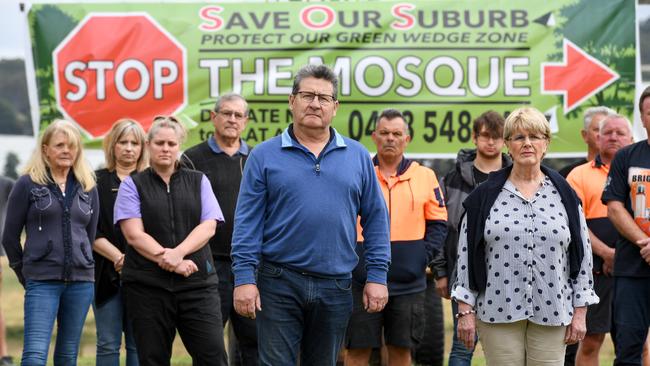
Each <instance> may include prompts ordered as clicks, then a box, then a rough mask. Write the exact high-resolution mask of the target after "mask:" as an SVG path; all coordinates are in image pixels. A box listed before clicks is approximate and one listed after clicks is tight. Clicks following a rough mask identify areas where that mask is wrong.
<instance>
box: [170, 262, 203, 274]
mask: <svg viewBox="0 0 650 366" xmlns="http://www.w3.org/2000/svg"><path fill="white" fill-rule="evenodd" d="M198 271H199V267H197V266H196V263H194V262H193V261H191V260H189V259H183V260H182V261H181V263H180V264H179V265H177V266H176V267H174V273H178V274H179V275H181V276H184V277H189V276H190V275H192V274H193V273H194V272H198Z"/></svg>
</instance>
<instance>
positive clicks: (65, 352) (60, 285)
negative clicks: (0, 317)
mask: <svg viewBox="0 0 650 366" xmlns="http://www.w3.org/2000/svg"><path fill="white" fill-rule="evenodd" d="M94 293H95V288H94V285H93V283H92V282H63V281H32V280H27V283H26V285H25V310H24V311H25V336H24V340H23V342H24V347H23V357H22V361H21V365H23V366H44V365H45V364H46V363H47V354H48V351H49V348H50V340H51V338H52V329H53V327H54V320H55V319H56V322H57V336H56V346H55V348H54V365H55V366H73V365H76V364H77V354H78V353H79V341H80V339H81V331H82V330H83V326H84V322H85V320H86V315H88V309H89V308H90V303H91V302H92V300H93V296H94Z"/></svg>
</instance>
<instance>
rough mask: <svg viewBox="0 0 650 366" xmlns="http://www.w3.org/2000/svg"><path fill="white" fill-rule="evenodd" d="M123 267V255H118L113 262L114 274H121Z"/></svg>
mask: <svg viewBox="0 0 650 366" xmlns="http://www.w3.org/2000/svg"><path fill="white" fill-rule="evenodd" d="M123 266H124V254H122V255H120V256H119V257H118V258H117V259H115V260H114V261H113V268H115V272H117V273H122V267H123Z"/></svg>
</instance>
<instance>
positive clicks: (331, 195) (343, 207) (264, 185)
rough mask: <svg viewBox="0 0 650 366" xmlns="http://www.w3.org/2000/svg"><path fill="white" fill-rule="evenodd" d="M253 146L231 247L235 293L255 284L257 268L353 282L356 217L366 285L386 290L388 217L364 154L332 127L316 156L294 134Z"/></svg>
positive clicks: (368, 158)
mask: <svg viewBox="0 0 650 366" xmlns="http://www.w3.org/2000/svg"><path fill="white" fill-rule="evenodd" d="M292 128H293V126H289V128H288V129H286V130H285V131H284V133H282V135H280V136H276V137H274V138H272V139H270V140H268V141H266V142H263V143H261V144H260V145H258V146H257V147H256V148H255V149H254V150H253V151H252V152H251V154H250V156H249V158H248V160H247V162H246V167H245V169H244V177H243V179H242V183H241V189H240V192H239V198H238V201H237V210H236V211H235V230H234V233H233V240H232V253H231V254H232V260H233V272H234V274H235V286H239V285H244V284H251V283H253V284H254V283H255V270H256V268H257V266H258V264H259V263H260V261H270V262H274V263H276V264H279V265H283V266H286V267H287V268H290V269H293V270H297V271H301V272H305V273H308V274H311V275H314V276H323V277H332V278H350V277H351V272H352V270H353V269H354V267H355V266H356V264H357V262H358V260H359V257H358V256H357V255H356V253H355V245H356V221H357V216H360V217H361V226H362V228H363V237H364V238H365V242H364V245H365V254H364V255H365V266H366V269H367V271H368V279H367V281H368V282H376V283H381V284H386V273H387V272H388V266H389V264H390V237H389V226H388V213H387V210H386V204H385V203H384V199H383V197H382V193H381V189H380V188H379V184H378V182H377V178H376V176H375V172H374V168H373V165H372V161H371V160H370V156H369V154H368V151H367V150H366V149H365V147H363V146H362V145H361V144H359V143H358V142H356V141H354V140H351V139H349V138H346V137H343V136H341V135H340V134H338V133H337V132H336V130H334V129H333V128H330V133H331V134H332V138H330V141H329V143H328V144H327V146H325V148H324V149H323V151H322V152H321V153H320V155H319V156H318V157H316V156H315V155H314V154H312V153H311V152H310V151H309V150H308V149H307V148H305V147H304V146H302V145H301V144H300V143H298V141H297V140H295V139H294V138H292V131H291V129H292Z"/></svg>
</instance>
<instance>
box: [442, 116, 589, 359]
mask: <svg viewBox="0 0 650 366" xmlns="http://www.w3.org/2000/svg"><path fill="white" fill-rule="evenodd" d="M503 134H504V140H505V141H506V146H507V148H508V151H509V154H510V155H511V157H512V163H513V164H512V166H510V167H508V168H504V169H501V170H499V171H496V172H493V173H490V175H489V177H488V180H487V181H486V182H484V183H483V184H481V185H479V186H478V187H477V188H476V189H475V190H474V191H473V192H472V193H471V194H470V195H469V196H468V197H467V199H466V200H465V202H463V206H464V207H465V210H466V211H465V216H464V218H463V220H462V223H461V229H460V231H459V233H460V236H459V242H458V265H457V269H458V272H457V279H456V284H455V286H454V289H453V291H452V297H453V299H454V300H455V301H457V302H458V313H457V314H456V317H457V318H458V339H459V340H461V341H462V342H463V343H464V344H465V345H466V346H467V347H468V348H470V349H471V348H472V347H473V346H474V339H475V335H476V333H475V332H476V329H478V332H479V335H480V339H481V343H482V345H483V351H484V353H485V358H486V362H487V365H488V366H494V365H498V366H509V365H513V366H514V365H517V366H519V365H526V366H536V365H555V366H561V365H563V364H564V350H565V344H566V343H575V342H578V341H580V340H581V339H582V338H583V337H584V335H585V332H586V325H585V314H586V311H587V306H589V305H590V304H595V303H597V302H598V296H596V294H595V293H594V291H593V288H592V283H593V282H592V274H591V247H590V245H589V239H588V238H589V236H588V231H587V226H586V222H585V217H584V214H583V212H582V208H581V207H580V202H579V199H578V198H577V196H576V194H575V192H574V191H573V190H572V189H571V187H570V186H569V184H568V183H567V182H566V181H565V180H564V178H562V176H560V175H559V174H558V173H557V172H555V171H554V170H551V169H548V168H546V167H544V166H542V165H541V161H542V158H543V157H544V155H545V154H546V150H547V149H548V145H549V142H550V138H551V131H550V126H549V123H548V122H547V121H546V117H544V115H543V114H542V113H541V112H539V111H538V110H536V109H534V108H520V109H517V110H515V111H513V112H512V113H511V114H510V115H509V116H508V118H507V119H506V121H505V126H504V131H503Z"/></svg>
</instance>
